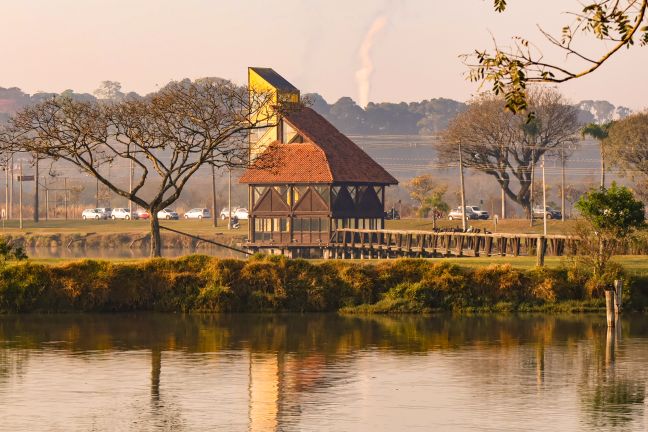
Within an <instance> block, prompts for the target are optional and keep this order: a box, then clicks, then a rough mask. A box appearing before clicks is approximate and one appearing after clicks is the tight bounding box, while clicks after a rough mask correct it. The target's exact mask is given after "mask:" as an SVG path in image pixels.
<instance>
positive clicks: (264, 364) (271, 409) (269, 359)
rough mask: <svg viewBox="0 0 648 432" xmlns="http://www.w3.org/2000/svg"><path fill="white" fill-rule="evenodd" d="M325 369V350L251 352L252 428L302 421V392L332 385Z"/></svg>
mask: <svg viewBox="0 0 648 432" xmlns="http://www.w3.org/2000/svg"><path fill="white" fill-rule="evenodd" d="M325 372H326V361H325V358H324V356H323V355H321V354H312V355H308V356H305V357H302V356H293V355H290V354H285V353H276V354H251V355H250V381H249V395H250V396H249V397H250V399H249V403H250V405H249V415H250V427H249V430H250V432H262V431H263V432H265V431H275V430H278V428H279V426H281V427H282V428H285V427H286V426H288V425H290V424H292V423H298V422H299V413H300V412H301V411H302V406H301V405H302V400H301V399H302V395H303V394H304V393H307V392H310V391H313V390H314V389H316V388H322V387H327V386H329V385H331V383H330V382H328V381H329V378H328V377H327V376H326V373H325Z"/></svg>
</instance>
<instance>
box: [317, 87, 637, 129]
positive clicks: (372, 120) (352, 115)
mask: <svg viewBox="0 0 648 432" xmlns="http://www.w3.org/2000/svg"><path fill="white" fill-rule="evenodd" d="M305 98H306V99H307V100H308V102H309V103H311V104H312V107H313V109H315V111H317V112H318V113H320V114H321V115H323V116H324V117H326V119H327V120H328V121H330V122H331V123H333V124H334V125H335V126H336V127H337V128H338V129H339V130H340V131H342V132H344V133H347V134H350V135H434V134H436V133H438V132H440V131H442V130H443V129H445V127H446V126H447V125H448V122H450V121H451V120H452V119H453V118H454V117H455V116H456V115H457V114H458V113H460V112H461V111H463V110H464V109H466V104H465V103H464V102H459V101H456V100H452V99H444V98H436V99H429V100H423V101H421V102H410V103H405V102H401V103H389V102H383V103H378V104H376V103H373V102H371V103H369V105H368V106H367V108H365V109H363V108H362V107H360V106H358V105H357V104H356V103H355V102H354V101H353V99H351V98H350V97H343V98H340V99H339V100H338V101H337V102H335V103H334V104H329V103H327V102H326V100H325V99H324V98H323V97H322V96H320V95H319V94H316V93H311V94H308V95H305ZM577 107H578V108H579V110H580V112H579V116H578V117H579V120H580V121H581V122H582V123H583V124H585V123H591V122H595V123H605V122H608V121H610V120H618V119H620V118H623V117H625V116H627V115H628V114H630V113H631V110H630V109H629V108H626V107H622V106H619V107H615V106H614V105H612V104H611V103H610V102H608V101H591V100H586V101H582V102H579V103H578V104H577Z"/></svg>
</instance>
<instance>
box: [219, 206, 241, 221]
mask: <svg viewBox="0 0 648 432" xmlns="http://www.w3.org/2000/svg"><path fill="white" fill-rule="evenodd" d="M237 209H238V207H232V215H234V213H235V212H236V210H237ZM228 217H229V207H223V210H221V212H220V218H221V219H227V218H228Z"/></svg>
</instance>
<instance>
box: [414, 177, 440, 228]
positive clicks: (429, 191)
mask: <svg viewBox="0 0 648 432" xmlns="http://www.w3.org/2000/svg"><path fill="white" fill-rule="evenodd" d="M405 187H406V188H407V189H408V190H409V192H410V198H412V200H414V201H415V202H416V204H417V205H418V210H417V213H418V216H419V217H422V218H425V217H427V215H428V213H429V212H430V210H431V206H430V205H429V204H428V200H429V199H430V198H431V197H432V196H433V194H434V193H435V192H441V197H443V194H445V191H446V189H447V188H446V187H445V186H443V185H440V184H439V182H438V181H437V180H436V179H435V178H434V177H433V176H431V175H430V174H423V175H420V176H416V177H414V178H413V179H411V180H410V181H409V182H408V183H407V184H406V186H405Z"/></svg>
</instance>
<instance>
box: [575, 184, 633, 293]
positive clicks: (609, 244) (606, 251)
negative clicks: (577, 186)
mask: <svg viewBox="0 0 648 432" xmlns="http://www.w3.org/2000/svg"><path fill="white" fill-rule="evenodd" d="M576 208H577V209H578V211H580V213H581V215H582V216H583V218H584V219H585V221H587V226H585V227H581V229H580V230H579V233H578V234H579V237H580V240H581V246H582V249H583V250H582V252H585V255H584V258H585V259H586V260H587V261H588V262H587V263H586V264H588V266H589V267H590V268H591V269H592V271H593V279H592V282H593V285H594V286H593V287H592V288H593V289H597V290H600V289H604V288H606V286H607V285H608V284H609V283H610V277H611V273H612V272H613V270H614V266H610V259H611V258H612V257H613V256H614V255H615V254H616V253H618V251H619V250H620V249H621V248H623V247H624V246H625V245H627V242H628V239H629V238H630V237H631V236H632V235H633V234H634V233H635V231H636V230H638V229H640V228H643V227H644V226H645V208H644V204H643V202H641V201H639V200H637V199H635V197H634V195H633V194H632V192H631V191H630V190H629V189H628V188H626V187H623V186H617V184H616V183H612V186H610V188H609V189H605V188H601V189H599V190H591V191H589V192H587V193H586V194H584V195H583V196H581V198H580V199H579V200H578V202H577V203H576Z"/></svg>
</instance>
